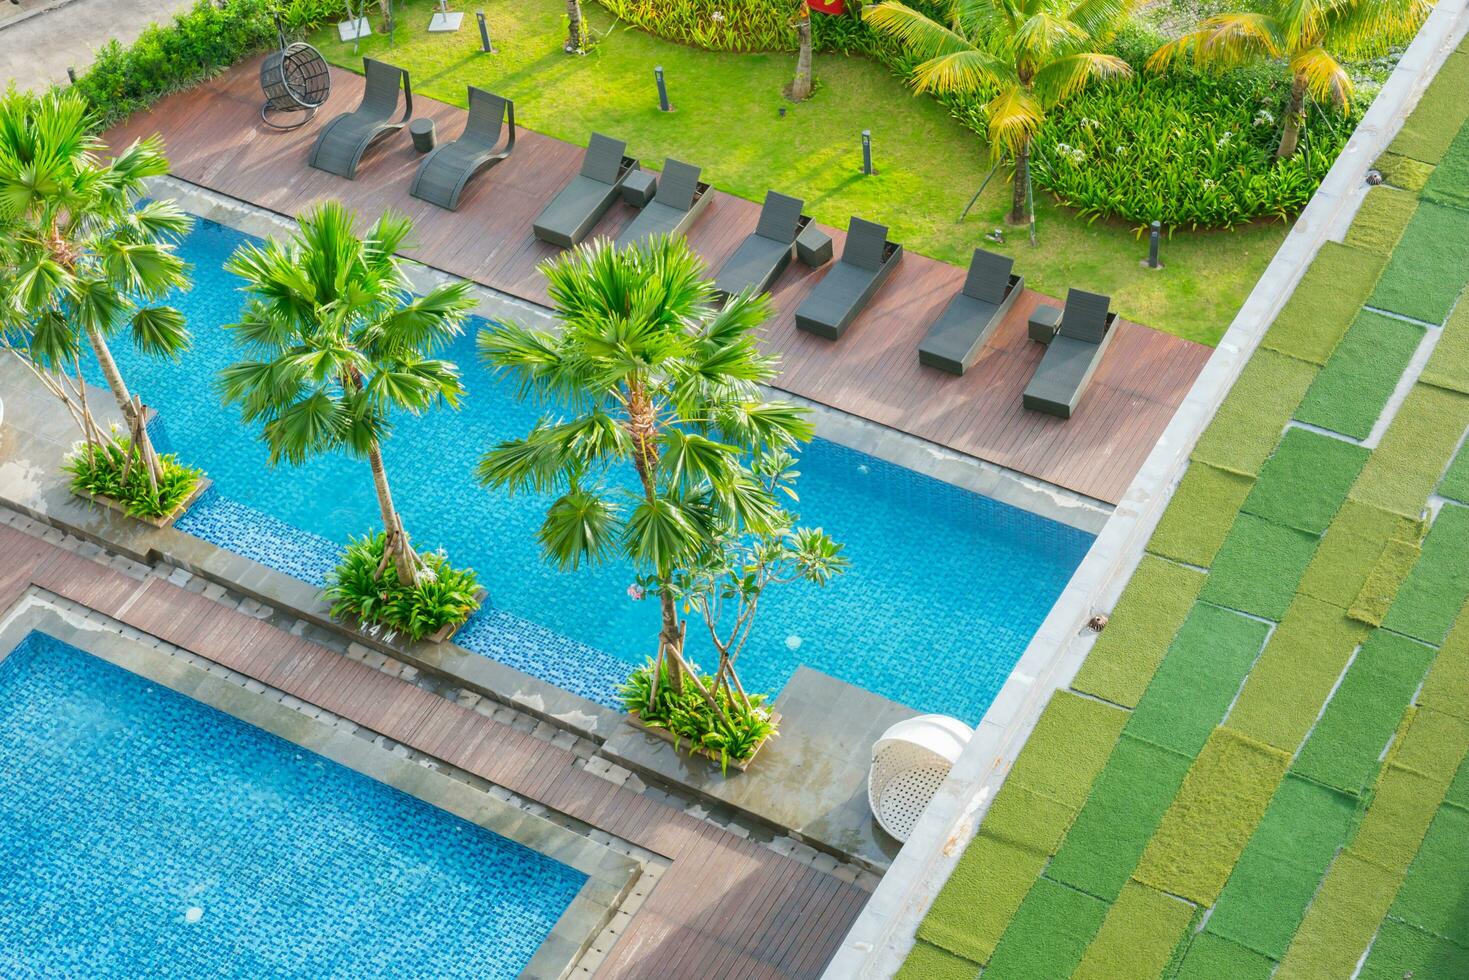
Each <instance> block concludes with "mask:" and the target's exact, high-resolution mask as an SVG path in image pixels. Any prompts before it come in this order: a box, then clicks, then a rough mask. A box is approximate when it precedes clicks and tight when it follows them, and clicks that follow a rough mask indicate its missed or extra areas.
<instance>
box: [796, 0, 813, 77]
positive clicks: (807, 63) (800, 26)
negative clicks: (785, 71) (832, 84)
mask: <svg viewBox="0 0 1469 980" xmlns="http://www.w3.org/2000/svg"><path fill="white" fill-rule="evenodd" d="M797 3H798V4H799V6H800V10H798V11H796V16H795V18H794V19H793V20H792V22H791V23H792V24H794V25H795V28H796V40H797V41H798V42H799V50H798V52H797V54H796V77H795V80H794V81H792V82H791V101H793V102H805V101H806V100H807V99H809V98H811V87H812V85H813V84H814V80H813V77H812V73H811V8H810V7H809V6H808V5H807V3H806V0H797Z"/></svg>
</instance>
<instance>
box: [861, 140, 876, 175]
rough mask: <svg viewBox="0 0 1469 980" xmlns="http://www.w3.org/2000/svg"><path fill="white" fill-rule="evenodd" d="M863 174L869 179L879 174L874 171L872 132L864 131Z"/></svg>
mask: <svg viewBox="0 0 1469 980" xmlns="http://www.w3.org/2000/svg"><path fill="white" fill-rule="evenodd" d="M862 173H863V174H865V175H866V176H868V177H871V176H872V175H873V174H875V173H877V171H876V170H873V169H872V130H870V129H864V130H862Z"/></svg>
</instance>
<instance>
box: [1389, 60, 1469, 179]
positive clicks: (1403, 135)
mask: <svg viewBox="0 0 1469 980" xmlns="http://www.w3.org/2000/svg"><path fill="white" fill-rule="evenodd" d="M1465 91H1469V51H1466V49H1465V47H1464V46H1463V45H1461V46H1460V48H1459V50H1457V51H1455V52H1453V53H1452V54H1450V55H1449V56H1448V57H1447V58H1445V59H1444V63H1443V65H1442V67H1440V68H1439V70H1438V74H1436V75H1434V76H1433V81H1431V82H1429V83H1428V88H1427V89H1425V90H1424V92H1423V96H1422V98H1420V99H1419V100H1418V104H1417V105H1416V106H1414V108H1413V111H1412V113H1411V114H1410V115H1409V116H1408V118H1407V119H1406V120H1405V121H1404V122H1403V128H1402V129H1400V130H1398V135H1397V136H1395V137H1393V141H1392V144H1391V145H1390V146H1389V147H1388V149H1389V150H1390V151H1391V152H1393V153H1399V154H1402V155H1403V156H1407V157H1412V158H1413V159H1415V160H1421V161H1423V162H1424V163H1438V161H1439V160H1441V159H1443V155H1444V154H1445V153H1447V152H1448V150H1449V146H1450V145H1451V144H1452V143H1453V140H1454V137H1455V136H1456V135H1457V134H1458V132H1459V130H1460V129H1462V128H1463V127H1464V124H1465V122H1469V99H1465V98H1464V93H1465Z"/></svg>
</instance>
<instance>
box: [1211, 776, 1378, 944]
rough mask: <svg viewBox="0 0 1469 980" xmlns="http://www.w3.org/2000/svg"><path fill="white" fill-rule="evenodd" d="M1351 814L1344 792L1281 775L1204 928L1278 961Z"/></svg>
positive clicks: (1346, 832) (1353, 809)
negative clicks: (1281, 777)
mask: <svg viewBox="0 0 1469 980" xmlns="http://www.w3.org/2000/svg"><path fill="white" fill-rule="evenodd" d="M1356 816H1357V804H1356V800H1354V799H1353V798H1352V797H1350V796H1347V795H1345V794H1343V793H1338V792H1336V791H1335V790H1331V789H1328V788H1326V787H1325V786H1321V785H1319V784H1317V783H1313V782H1311V781H1309V780H1306V779H1301V778H1299V777H1297V776H1291V775H1287V776H1286V777H1285V779H1284V780H1282V781H1281V784H1280V788H1279V789H1278V790H1276V792H1275V798H1274V799H1273V800H1271V801H1270V806H1269V808H1268V809H1267V810H1266V811H1265V816H1264V817H1262V818H1261V819H1260V826H1259V828H1258V829H1256V831H1255V834H1254V836H1253V837H1251V838H1250V842H1249V844H1248V845H1247V846H1246V847H1245V850H1244V853H1243V854H1241V855H1240V859H1239V863H1238V864H1236V865H1235V866H1234V873H1233V874H1232V875H1230V876H1229V882H1228V883H1227V884H1226V885H1225V886H1224V891H1223V892H1222V893H1221V894H1220V895H1219V900H1218V901H1217V902H1216V903H1214V912H1213V914H1212V915H1211V916H1210V918H1209V925H1208V931H1209V932H1213V933H1216V934H1218V935H1220V936H1224V937H1225V938H1227V939H1232V940H1234V941H1235V942H1237V943H1239V944H1240V945H1242V946H1246V947H1248V948H1250V949H1252V950H1254V951H1255V952H1257V953H1262V954H1264V955H1265V956H1268V957H1270V958H1271V959H1272V960H1279V959H1280V958H1281V957H1282V956H1284V955H1285V951H1286V948H1287V947H1289V946H1290V941H1291V937H1292V936H1294V935H1295V932H1296V928H1297V927H1298V926H1299V925H1300V923H1301V919H1302V918H1303V917H1304V916H1305V914H1306V908H1307V906H1309V905H1310V904H1311V899H1312V897H1313V896H1314V895H1315V894H1316V889H1317V886H1318V885H1320V883H1321V877H1322V875H1324V874H1325V873H1326V869H1327V868H1328V867H1330V865H1331V862H1332V860H1333V859H1334V858H1335V857H1336V854H1337V851H1338V850H1340V849H1341V847H1342V846H1343V845H1345V844H1346V842H1347V838H1348V837H1349V836H1350V834H1351V831H1352V827H1353V825H1354V824H1355V821H1356Z"/></svg>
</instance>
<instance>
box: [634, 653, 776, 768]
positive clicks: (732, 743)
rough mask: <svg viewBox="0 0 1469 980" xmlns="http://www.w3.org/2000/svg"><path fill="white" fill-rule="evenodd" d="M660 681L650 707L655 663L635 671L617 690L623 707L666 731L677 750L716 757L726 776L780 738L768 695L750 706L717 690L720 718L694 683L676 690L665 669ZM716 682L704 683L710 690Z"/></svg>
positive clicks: (707, 680)
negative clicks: (733, 764) (733, 765)
mask: <svg viewBox="0 0 1469 980" xmlns="http://www.w3.org/2000/svg"><path fill="white" fill-rule="evenodd" d="M660 676H661V679H660V681H659V683H658V694H657V697H656V698H652V699H651V701H652V703H651V705H650V703H649V701H650V693H651V692H650V687H651V685H652V682H653V663H652V662H651V661H650V662H649V663H647V664H646V665H645V666H642V667H639V668H638V669H637V670H635V671H633V672H632V676H630V677H629V678H628V679H627V682H626V683H624V684H623V685H622V686H621V687H620V688H618V691H617V693H618V696H619V697H621V698H622V704H623V707H624V708H625V709H626V710H627V711H628V712H630V713H634V714H636V715H637V716H638V720H639V721H641V722H642V723H643V724H644V725H647V726H648V727H649V728H663V729H667V731H668V732H669V733H670V734H671V735H673V744H674V746H675V747H678V746H680V745H685V744H687V745H689V746H691V747H692V748H694V749H697V750H702V751H704V752H706V753H708V754H709V755H710V756H712V757H714V758H717V759H718V760H719V769H720V771H721V772H728V771H729V764H730V763H731V762H737V763H739V762H745V761H747V760H748V759H750V758H752V757H753V756H754V755H755V752H756V750H757V749H759V748H760V745H761V743H763V742H764V741H765V740H766V739H767V738H770V737H771V736H772V735H774V734H775V723H774V722H773V721H772V720H771V715H770V710H769V709H768V708H766V707H765V701H766V696H765V695H763V694H752V695H750V696H749V701H748V704H746V703H742V702H741V701H740V699H739V698H731V697H729V696H728V694H727V692H725V691H724V690H719V691H715V692H714V700H715V701H716V702H718V704H719V707H720V708H721V710H723V712H724V715H725V717H724V719H721V718H719V717H718V716H717V715H715V713H714V710H713V709H712V708H710V707H709V703H708V702H707V701H705V700H704V698H703V696H701V695H700V694H699V692H698V691H697V690H695V689H694V686H693V685H692V684H685V685H684V689H683V691H682V692H676V691H674V689H673V686H672V685H671V684H670V683H669V680H668V668H667V666H666V665H665V666H663V667H661V668H660ZM712 679H713V678H710V677H702V678H701V680H702V681H703V683H704V686H705V687H706V688H707V687H708V686H709V684H710V681H711V680H712Z"/></svg>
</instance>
